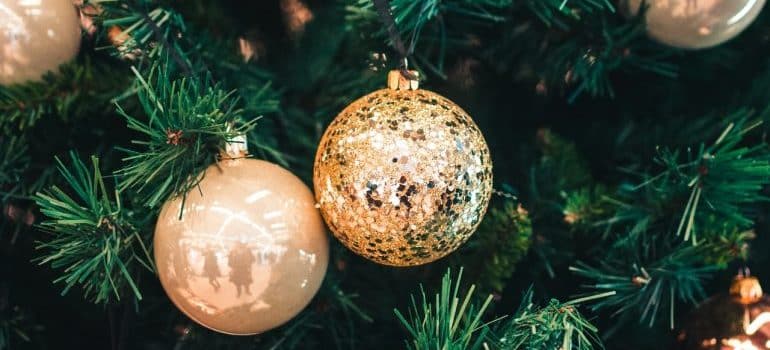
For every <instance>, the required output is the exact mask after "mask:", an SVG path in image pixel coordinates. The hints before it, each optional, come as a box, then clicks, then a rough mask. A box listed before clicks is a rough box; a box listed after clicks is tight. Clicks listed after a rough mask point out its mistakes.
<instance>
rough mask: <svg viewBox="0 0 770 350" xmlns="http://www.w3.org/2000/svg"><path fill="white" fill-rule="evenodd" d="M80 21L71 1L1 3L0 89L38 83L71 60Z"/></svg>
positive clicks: (4, 0)
mask: <svg viewBox="0 0 770 350" xmlns="http://www.w3.org/2000/svg"><path fill="white" fill-rule="evenodd" d="M78 48H80V20H79V19H78V13H77V10H76V8H75V6H74V5H73V3H72V0H35V1H29V0H0V85H10V84H15V83H23V82H25V81H28V80H37V79H40V78H41V77H42V76H43V74H45V73H46V72H48V71H55V70H57V69H58V68H59V66H60V65H61V64H63V63H67V62H68V61H70V60H72V58H73V57H75V55H76V54H77V52H78Z"/></svg>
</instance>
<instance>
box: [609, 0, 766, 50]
mask: <svg viewBox="0 0 770 350" xmlns="http://www.w3.org/2000/svg"><path fill="white" fill-rule="evenodd" d="M642 2H643V0H622V4H624V5H625V6H626V8H621V10H623V11H624V12H626V13H629V14H631V15H636V14H637V13H638V12H639V9H640V6H641V5H642ZM645 3H646V4H647V5H648V6H649V7H648V9H647V12H646V13H645V20H646V23H647V32H648V33H649V35H650V36H651V37H653V38H654V39H655V40H657V41H660V42H662V43H664V44H667V45H671V46H674V47H680V48H686V49H699V48H707V47H712V46H716V45H719V44H721V43H723V42H725V41H727V40H730V39H732V38H733V37H735V36H737V35H738V34H740V33H741V32H742V31H743V30H744V29H746V27H748V26H749V25H750V24H751V23H752V22H753V21H754V19H755V18H756V17H757V15H758V14H759V12H760V10H761V9H762V6H763V5H764V3H765V0H646V2H645Z"/></svg>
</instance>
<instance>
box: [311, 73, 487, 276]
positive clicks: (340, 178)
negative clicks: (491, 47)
mask: <svg viewBox="0 0 770 350" xmlns="http://www.w3.org/2000/svg"><path fill="white" fill-rule="evenodd" d="M391 73H392V72H391ZM396 74H398V73H396ZM391 77H392V75H391ZM397 78H398V77H396V79H397ZM313 184H314V186H315V191H316V199H317V201H318V202H319V204H320V206H321V213H322V215H323V216H324V219H325V220H326V223H327V224H328V225H329V227H330V229H331V230H332V232H333V233H334V235H335V236H336V237H337V238H338V239H339V240H340V241H341V242H342V243H343V244H344V245H345V246H347V247H348V248H349V249H351V250H353V251H354V252H356V253H357V254H359V255H361V256H363V257H366V258H368V259H370V260H372V261H375V262H377V263H380V264H385V265H393V266H413V265H420V264H425V263H429V262H431V261H434V260H436V259H439V258H441V257H443V256H445V255H447V254H449V253H451V252H452V251H454V250H455V249H457V248H458V247H459V246H460V245H461V244H462V243H464V242H465V241H466V240H468V238H469V237H470V236H471V234H473V232H474V231H475V229H476V227H477V226H478V224H479V223H480V221H481V219H482V217H483V216H484V213H485V212H486V209H487V204H488V203H489V198H490V195H491V193H492V162H491V160H490V156H489V149H488V148H487V144H486V142H485V140H484V137H483V135H482V134H481V131H480V130H479V129H478V127H477V126H476V124H475V123H474V122H473V120H472V119H471V117H470V116H469V115H468V114H467V113H466V112H465V111H463V110H462V109H461V108H460V107H458V106H457V105H456V104H454V103H453V102H452V101H450V100H448V99H446V98H445V97H442V96H440V95H438V94H436V93H433V92H430V91H426V90H419V89H417V86H416V81H407V82H403V81H402V82H401V84H400V86H399V84H398V82H395V83H393V82H391V88H389V89H382V90H378V91H375V92H373V93H371V94H369V95H366V96H364V97H361V98H360V99H358V100H357V101H355V102H353V103H352V104H350V105H349V106H348V107H346V108H345V109H344V110H343V111H342V112H341V113H340V114H339V115H338V116H337V117H336V118H335V119H334V121H332V123H331V124H330V125H329V127H328V128H327V129H326V132H325V133H324V135H323V138H322V139H321V142H320V145H319V147H318V151H317V153H316V158H315V167H314V171H313Z"/></svg>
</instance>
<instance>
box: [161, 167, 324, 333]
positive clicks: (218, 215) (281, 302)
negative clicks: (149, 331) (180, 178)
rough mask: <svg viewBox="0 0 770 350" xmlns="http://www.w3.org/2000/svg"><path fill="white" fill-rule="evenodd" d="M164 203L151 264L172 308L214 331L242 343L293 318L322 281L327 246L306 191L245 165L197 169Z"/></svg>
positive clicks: (280, 174) (289, 177) (287, 178)
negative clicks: (193, 179)
mask: <svg viewBox="0 0 770 350" xmlns="http://www.w3.org/2000/svg"><path fill="white" fill-rule="evenodd" d="M181 205H182V198H176V199H173V200H170V201H169V202H167V203H166V204H164V206H163V209H162V210H161V213H160V217H159V218H158V223H157V225H156V228H155V263H156V267H157V270H158V275H159V276H160V281H161V283H162V285H163V288H164V289H165V290H166V293H167V294H168V296H169V297H170V298H171V300H172V301H173V302H174V304H176V306H177V307H178V308H179V309H180V310H182V312H184V313H185V314H187V315H188V316H189V317H190V318H191V319H193V320H195V321H196V322H198V323H200V324H202V325H203V326H206V327H208V328H211V329H213V330H215V331H219V332H222V333H228V334H237V335H248V334H255V333H261V332H264V331H267V330H270V329H272V328H275V327H278V326H280V325H281V324H283V323H285V322H286V321H288V320H290V319H291V318H292V317H294V316H295V315H296V314H297V313H299V312H300V311H301V310H302V309H303V308H305V306H307V304H308V303H309V302H310V300H311V299H312V298H313V296H314V295H315V293H316V292H317V291H318V288H319V286H320V285H321V282H322V281H323V278H324V275H325V273H326V265H327V262H328V256H329V242H328V238H327V236H326V232H325V228H324V224H323V221H322V219H321V216H320V214H319V213H318V210H317V209H316V208H315V200H314V199H313V194H312V193H311V192H310V189H308V188H307V186H306V185H305V184H304V183H303V182H302V181H301V180H300V179H299V178H297V177H296V176H294V175H293V174H292V173H290V172H289V171H287V170H285V169H283V168H281V167H279V166H277V165H275V164H272V163H269V162H265V161H261V160H255V159H234V160H224V161H222V162H220V163H219V164H218V165H212V166H210V167H209V168H208V169H206V172H205V176H204V178H203V180H202V181H201V182H200V185H199V188H195V189H193V190H191V191H190V192H189V193H188V194H187V198H186V199H185V201H184V211H183V214H182V217H181V220H180V218H179V210H180V208H181Z"/></svg>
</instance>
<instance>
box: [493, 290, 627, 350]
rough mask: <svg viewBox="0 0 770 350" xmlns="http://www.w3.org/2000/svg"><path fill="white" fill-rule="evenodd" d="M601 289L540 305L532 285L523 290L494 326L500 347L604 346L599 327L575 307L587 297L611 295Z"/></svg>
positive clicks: (586, 349)
mask: <svg viewBox="0 0 770 350" xmlns="http://www.w3.org/2000/svg"><path fill="white" fill-rule="evenodd" d="M613 294H614V293H613V292H605V293H601V294H596V295H592V296H588V297H585V298H581V299H575V300H573V301H569V302H566V303H562V302H559V301H558V300H556V299H551V301H549V302H548V304H547V305H546V306H544V307H540V306H538V305H536V304H535V303H533V301H532V299H533V292H532V288H530V289H529V290H527V292H526V293H525V294H524V299H523V300H522V302H521V304H520V306H519V309H518V311H516V313H515V314H514V315H513V316H512V317H511V318H510V320H509V321H507V322H505V324H504V325H503V326H502V327H500V328H501V329H499V330H497V332H498V333H499V334H501V338H500V339H499V340H498V347H499V348H500V349H502V350H519V349H521V350H524V349H563V350H568V349H576V350H591V349H594V348H604V346H603V345H602V342H601V340H600V338H599V334H598V332H599V330H598V329H597V328H596V327H595V326H594V325H592V324H591V322H590V321H588V319H586V318H585V316H583V315H582V314H581V313H580V312H579V311H578V310H577V306H578V305H579V304H580V303H583V302H585V301H588V300H596V299H599V300H601V299H602V298H605V297H608V296H611V295H613Z"/></svg>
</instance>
